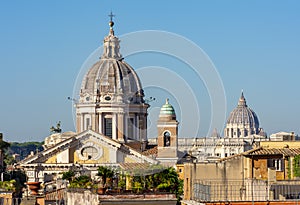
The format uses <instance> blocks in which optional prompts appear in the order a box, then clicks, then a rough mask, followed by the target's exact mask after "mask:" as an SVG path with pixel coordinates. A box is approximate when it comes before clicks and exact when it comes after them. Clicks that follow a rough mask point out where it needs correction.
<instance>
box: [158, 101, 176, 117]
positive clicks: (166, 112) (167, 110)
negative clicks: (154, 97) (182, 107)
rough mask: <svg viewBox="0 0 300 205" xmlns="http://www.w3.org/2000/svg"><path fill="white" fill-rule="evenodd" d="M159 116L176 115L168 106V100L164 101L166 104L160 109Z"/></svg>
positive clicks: (171, 107) (169, 105)
mask: <svg viewBox="0 0 300 205" xmlns="http://www.w3.org/2000/svg"><path fill="white" fill-rule="evenodd" d="M159 115H176V114H175V110H174V108H173V106H172V105H171V104H169V99H166V104H164V105H163V106H162V107H161V109H160V113H159Z"/></svg>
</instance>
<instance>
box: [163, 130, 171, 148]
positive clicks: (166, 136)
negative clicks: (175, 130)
mask: <svg viewBox="0 0 300 205" xmlns="http://www.w3.org/2000/svg"><path fill="white" fill-rule="evenodd" d="M170 137H171V134H170V132H168V131H166V132H164V147H169V146H170V143H171V142H170Z"/></svg>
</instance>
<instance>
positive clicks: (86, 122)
mask: <svg viewBox="0 0 300 205" xmlns="http://www.w3.org/2000/svg"><path fill="white" fill-rule="evenodd" d="M89 126H90V118H86V119H85V129H86V130H87V129H89Z"/></svg>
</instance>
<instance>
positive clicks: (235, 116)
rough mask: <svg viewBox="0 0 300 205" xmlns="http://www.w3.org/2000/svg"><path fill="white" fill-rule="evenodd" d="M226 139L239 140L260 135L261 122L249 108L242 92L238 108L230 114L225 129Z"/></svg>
mask: <svg viewBox="0 0 300 205" xmlns="http://www.w3.org/2000/svg"><path fill="white" fill-rule="evenodd" d="M224 133H225V137H230V138H239V137H246V136H249V135H253V134H258V133H259V120H258V117H257V115H256V114H255V112H254V111H253V110H252V109H250V108H249V107H248V106H247V103H246V99H245V97H244V94H243V92H242V95H241V97H240V99H239V102H238V106H237V107H236V108H235V109H234V110H233V111H232V112H231V113H230V115H229V117H228V119H227V124H226V128H225V132H224Z"/></svg>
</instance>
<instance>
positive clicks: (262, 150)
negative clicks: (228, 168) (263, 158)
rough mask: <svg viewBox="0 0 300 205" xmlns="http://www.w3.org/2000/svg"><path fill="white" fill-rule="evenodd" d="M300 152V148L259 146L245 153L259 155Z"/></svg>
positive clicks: (286, 154) (288, 154)
mask: <svg viewBox="0 0 300 205" xmlns="http://www.w3.org/2000/svg"><path fill="white" fill-rule="evenodd" d="M299 154H300V148H280V149H277V148H259V149H256V150H252V151H251V150H250V151H249V152H248V153H246V154H245V155H250V156H259V155H284V156H295V155H299Z"/></svg>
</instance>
